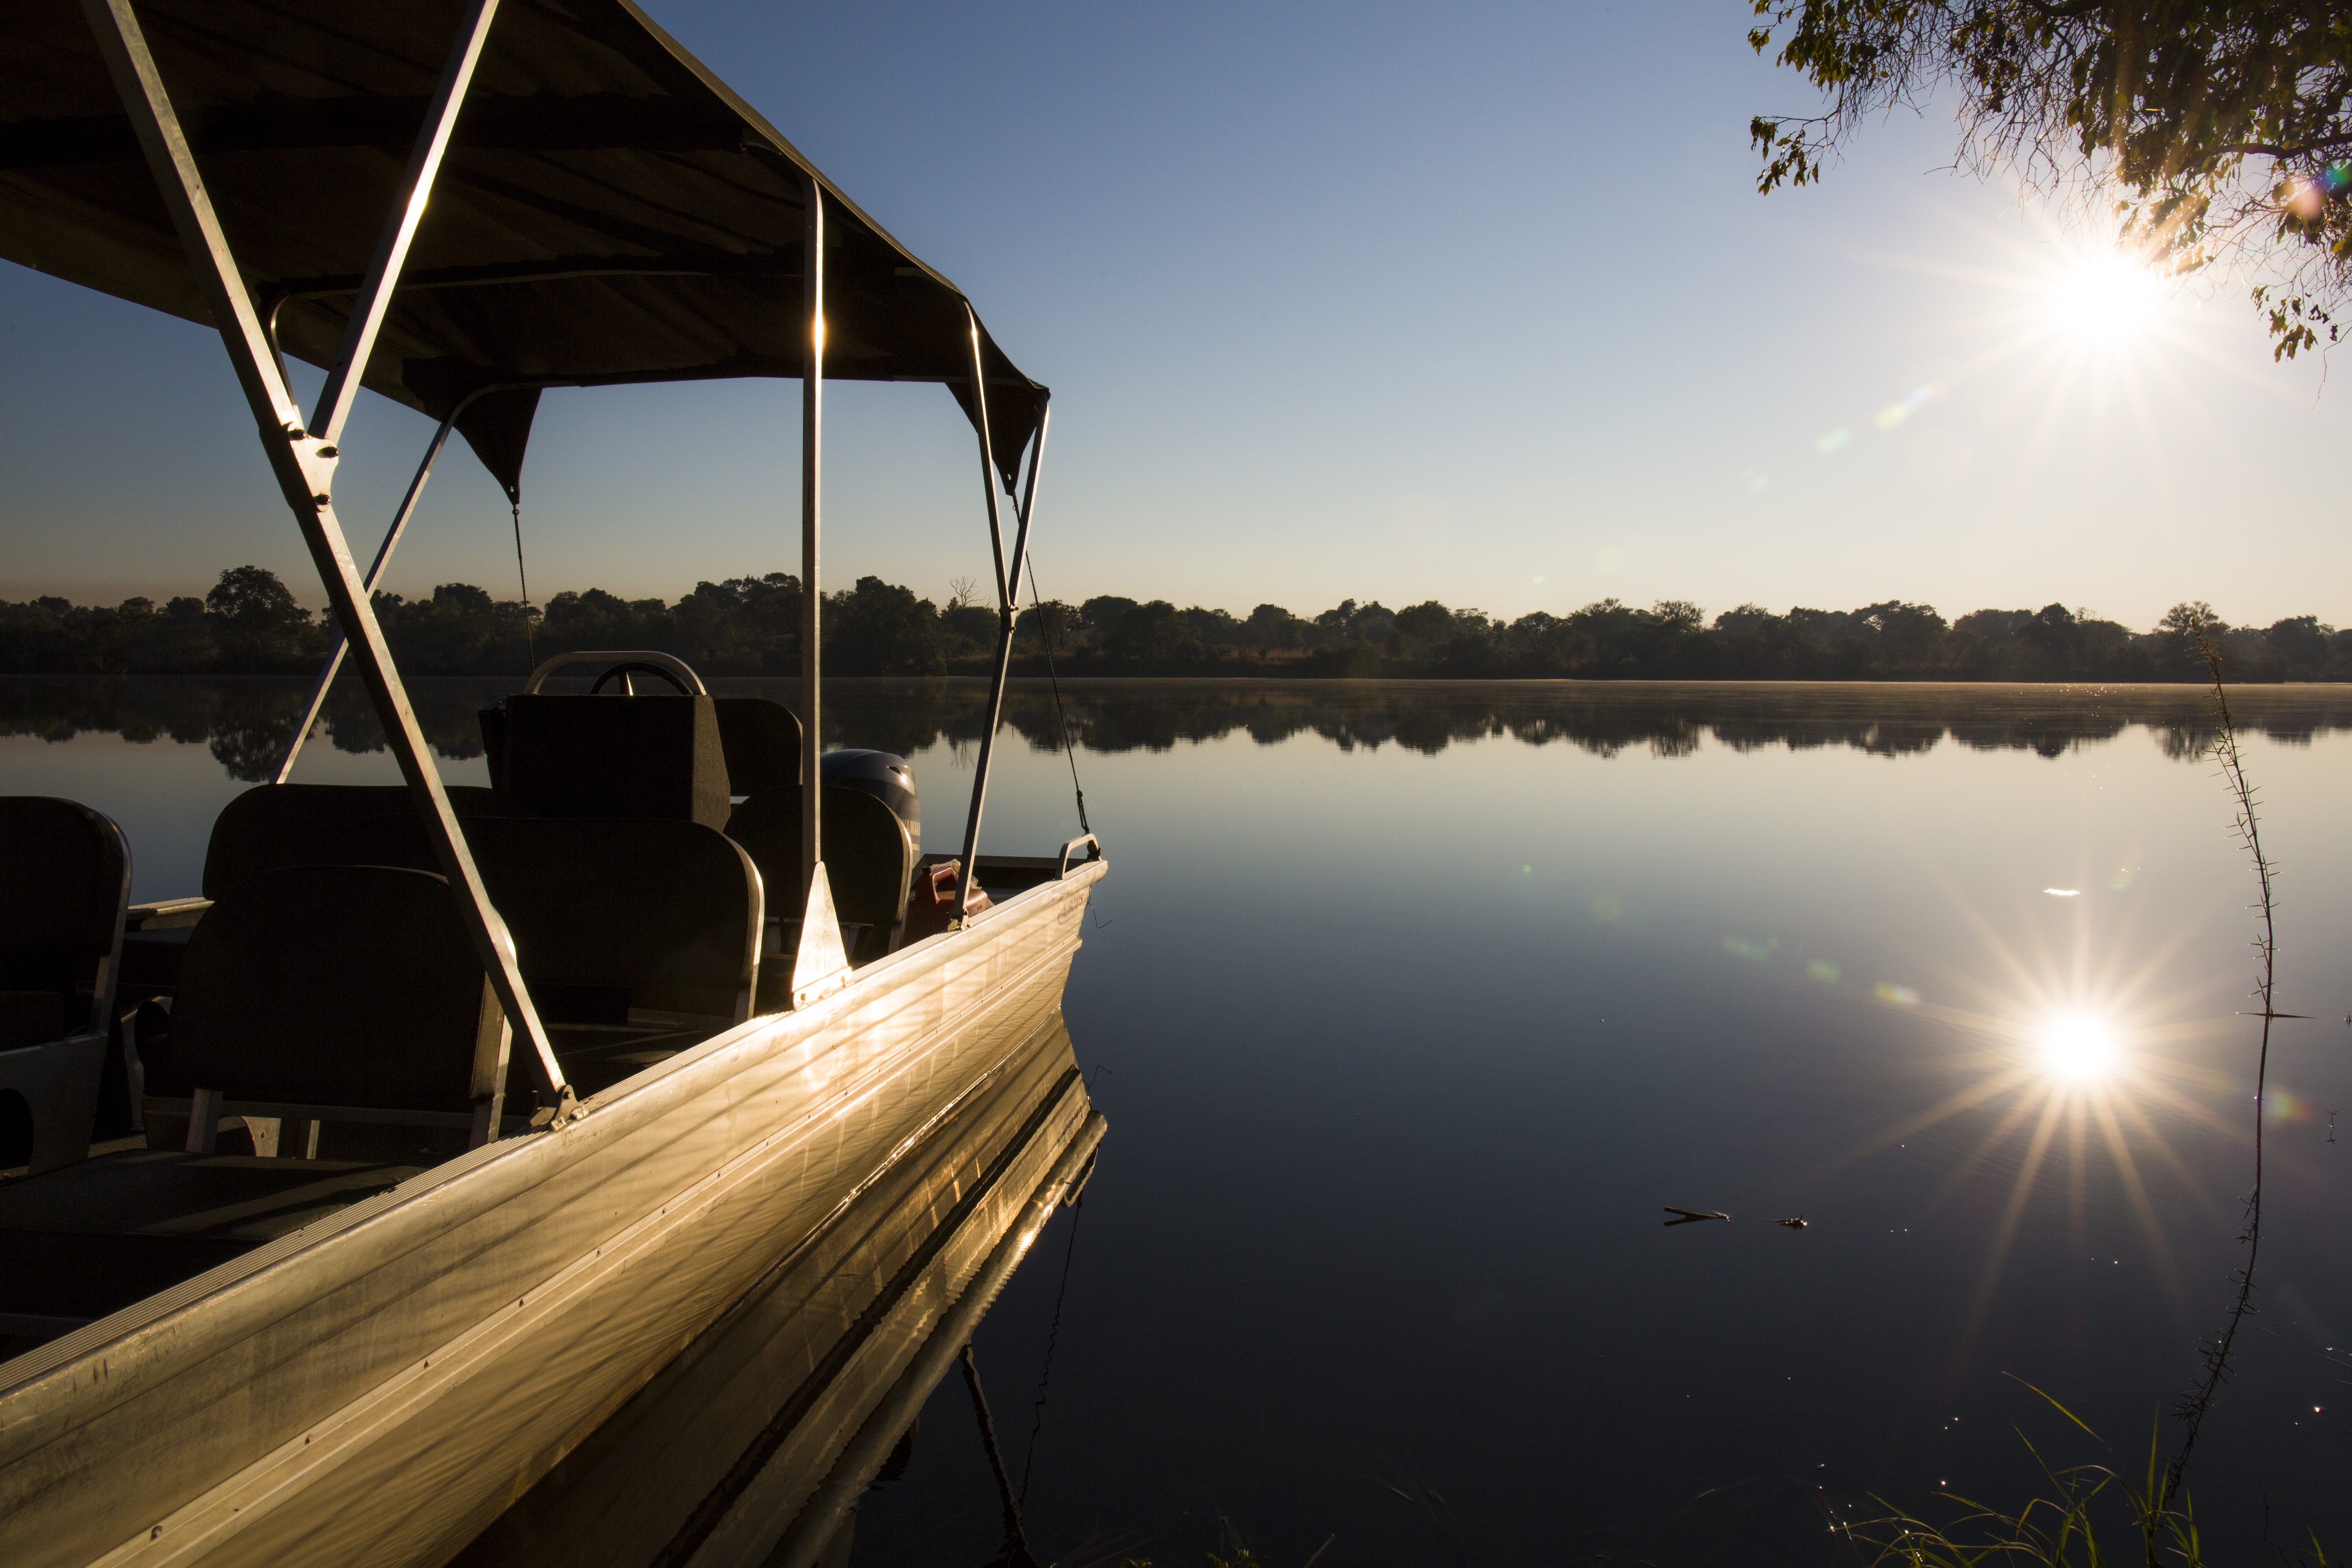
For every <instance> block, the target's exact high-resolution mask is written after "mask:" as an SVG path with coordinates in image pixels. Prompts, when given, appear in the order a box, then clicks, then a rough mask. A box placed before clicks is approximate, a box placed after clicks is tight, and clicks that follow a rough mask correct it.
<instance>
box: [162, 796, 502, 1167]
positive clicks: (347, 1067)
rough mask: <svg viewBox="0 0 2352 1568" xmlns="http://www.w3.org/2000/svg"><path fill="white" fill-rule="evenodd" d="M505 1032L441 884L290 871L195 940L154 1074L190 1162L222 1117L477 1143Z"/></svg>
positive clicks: (265, 880) (354, 872)
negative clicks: (174, 1104)
mask: <svg viewBox="0 0 2352 1568" xmlns="http://www.w3.org/2000/svg"><path fill="white" fill-rule="evenodd" d="M420 832H421V830H420ZM505 1032H506V1020H505V1016H504V1014H503V1012H502V1011H501V1010H500V1008H499V1005H498V1000H497V996H496V994H495V993H494V992H492V991H491V989H490V987H489V984H488V980H487V979H486V978H485V976H484V975H483V973H482V966H481V963H480V962H479V961H478V959H477V958H476V957H475V955H474V948H473V943H472V942H471V940H470V939H469V938H468V937H467V932H466V928H465V925H464V922H463V921H461V920H460V918H459V915H458V910H457V900H456V899H455V898H454V897H453V896H452V894H451V892H450V889H449V885H448V883H447V882H446V880H445V879H442V878H441V877H440V876H438V875H437V874H436V873H433V872H430V871H420V870H415V869H411V868H404V867H394V866H292V867H288V868H285V869H282V870H277V871H269V872H266V873H264V874H263V875H261V876H258V877H256V878H254V879H251V880H249V881H247V882H245V883H243V884H241V885H239V886H237V887H236V888H232V889H228V890H227V891H226V893H224V894H223V895H222V896H221V897H220V898H219V899H217V900H215V902H214V904H213V907H212V909H211V910H209V911H207V912H206V914H205V918H204V921H202V923H200V924H199V925H198V926H197V927H196V928H195V931H194V934H193V935H191V936H190V937H189V939H188V950H187V956H186V958H185V959H184V961H183V962H182V963H181V966H180V977H179V989H178V994H177V996H176V998H175V999H174V1001H173V1008H172V1029H171V1033H170V1034H169V1035H168V1036H166V1037H164V1039H163V1041H162V1042H161V1043H160V1047H159V1049H160V1053H161V1055H162V1057H163V1060H162V1061H161V1062H159V1063H157V1064H156V1066H157V1070H158V1073H159V1076H161V1077H163V1078H166V1079H170V1080H172V1081H174V1082H177V1083H180V1084H184V1085H186V1086H188V1088H189V1089H191V1090H192V1096H191V1105H190V1108H189V1121H188V1135H187V1148H188V1152H191V1153H209V1152H212V1149H213V1146H214V1139H215V1135H216V1132H217V1129H218V1123H219V1121H220V1118H221V1117H222V1116H224V1115H252V1114H258V1115H260V1116H263V1117H287V1118H295V1119H299V1120H307V1121H389V1122H396V1123H408V1124H413V1125H421V1126H436V1127H451V1126H455V1127H466V1128H468V1129H469V1130H470V1131H471V1132H472V1135H473V1138H474V1141H475V1142H477V1143H479V1142H484V1141H486V1140H487V1139H488V1137H489V1136H490V1133H491V1127H490V1113H491V1109H492V1107H493V1105H494V1104H495V1103H496V1101H497V1099H498V1095H497V1093H496V1091H497V1090H498V1089H499V1079H498V1076H497V1074H496V1071H495V1066H496V1063H497V1059H498V1056H499V1051H500V1049H501V1048H502V1046H503V1039H502V1037H503V1036H504V1034H505ZM512 1092H513V1086H512V1085H511V1081H510V1082H509V1093H512ZM518 1098H520V1097H518ZM514 1110H515V1111H516V1115H517V1116H518V1117H524V1116H527V1115H528V1107H526V1106H523V1105H520V1104H517V1105H516V1106H515V1107H514Z"/></svg>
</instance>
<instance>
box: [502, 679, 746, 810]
mask: <svg viewBox="0 0 2352 1568" xmlns="http://www.w3.org/2000/svg"><path fill="white" fill-rule="evenodd" d="M500 712H501V718H500V719H499V722H498V723H496V724H495V725H486V726H485V727H484V734H485V737H486V739H487V738H488V736H489V735H490V733H491V732H492V731H496V732H497V734H498V738H499V742H500V744H501V746H502V749H503V756H502V757H501V758H500V759H499V763H497V765H496V766H495V767H494V768H493V769H492V773H491V776H492V777H493V778H494V779H496V780H498V781H499V784H498V789H499V795H500V796H501V798H503V799H505V800H506V801H507V802H509V804H510V805H514V806H517V807H519V808H520V812H521V814H522V815H525V816H552V817H591V818H614V817H650V818H656V819H666V820H669V821H674V822H698V823H700V824H702V825H703V826H706V827H710V828H720V827H724V826H726V825H727V807H728V792H729V785H728V775H727V754H726V749H725V747H724V746H723V744H722V743H721V742H720V740H719V710H718V708H717V705H716V704H715V703H714V702H713V700H711V699H710V698H709V697H707V696H697V697H665V696H630V697H623V696H617V695H615V696H581V695H576V694H569V693H563V694H559V693H552V692H545V691H538V692H525V693H518V694H517V695H515V696H513V697H509V698H508V699H507V700H506V701H505V703H504V704H503V705H502V707H501V710H500Z"/></svg>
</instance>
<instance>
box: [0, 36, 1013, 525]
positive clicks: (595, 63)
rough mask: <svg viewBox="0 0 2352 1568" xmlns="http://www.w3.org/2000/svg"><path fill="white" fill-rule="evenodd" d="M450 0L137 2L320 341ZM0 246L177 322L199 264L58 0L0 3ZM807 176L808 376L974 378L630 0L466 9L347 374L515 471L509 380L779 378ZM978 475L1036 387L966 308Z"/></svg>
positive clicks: (227, 193)
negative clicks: (365, 343)
mask: <svg viewBox="0 0 2352 1568" xmlns="http://www.w3.org/2000/svg"><path fill="white" fill-rule="evenodd" d="M468 9H469V7H468V6H467V5H466V4H465V3H464V0H371V3H370V4H367V5H340V4H335V5H330V4H321V3H320V0H293V3H291V4H284V3H280V4H263V3H259V0H142V3H141V5H139V17H140V20H141V23H142V25H143V26H144V28H145V31H146V36H147V38H148V41H149V43H150V44H151V45H152V49H153V52H154V56H155V60H156V64H157V65H158V67H160V68H161V70H162V73H163V79H165V80H166V81H167V82H168V83H169V85H170V91H171V95H172V100H173V105H174V107H175V108H176V109H177V110H178V112H179V118H180V122H181V125H182V127H183V128H184V132H185V133H186V136H187V140H188V142H189V145H190V147H191V149H192V150H193V151H194V153H195V155H196V157H197V158H198V160H199V161H200V162H201V164H202V168H203V174H204V180H205V185H206V186H207V188H208V189H209V191H210V194H211V199H212V204H213V206H214V208H215V211H216V212H217V213H218V215H219V217H220V223H221V226H222V228H223V229H224V231H225V232H226V237H227V239H228V241H229V242H230V245H231V247H232V248H233V249H234V252H235V254H236V258H237V261H238V264H239V266H240V268H241V270H242V272H243V274H244V279H245V282H246V284H247V288H248V289H250V291H251V292H252V295H253V297H254V300H255V301H256V304H257V307H258V309H259V310H260V313H261V314H262V316H263V317H264V318H265V320H266V321H270V322H272V323H273V324H274V327H275V335H276V340H277V342H278V347H279V348H280V349H281V351H282V352H283V353H289V354H292V355H294V356H296V357H298V358H300V359H303V360H307V361H309V362H310V363H314V364H318V365H321V366H325V365H328V364H330V363H332V361H333V359H334V357H335V354H336V351H337V347H338V344H339V343H341V342H342V341H343V340H344V337H345V328H346V322H347V319H348V317H349V315H350V313H351V311H352V308H353V306H354V304H355V302H356V301H357V300H359V299H360V298H361V296H362V292H363V287H364V284H365V282H366V277H367V273H368V270H369V262H370V258H371V256H372V254H373V252H374V251H375V249H376V247H377V244H378V239H379V235H380V232H381V230H382V227H383V221H384V216H383V215H384V213H385V210H386V208H387V207H388V206H390V205H394V204H395V203H397V202H398V201H399V199H400V196H401V193H402V189H403V170H404V166H405V165H406V164H407V163H408V160H409V158H410V154H411V148H412V146H413V145H414V144H415V142H416V139H417V137H418V133H419V128H420V126H421V125H423V124H424V123H425V120H426V116H427V112H428V110H429V109H430V108H431V106H432V104H433V101H434V94H435V90H436V84H437V83H439V82H440V81H441V80H442V79H443V77H444V71H445V63H446V58H447V57H448V54H449V49H450V40H451V38H452V37H457V36H460V35H461V33H462V30H463V27H464V24H465V17H466V14H467V11H468ZM0 81H5V84H6V91H5V93H0V257H5V258H7V259H9V260H12V261H16V262H19V263H21V264H23V265H25V266H26V267H30V268H36V269H37V270H40V271H43V272H48V273H52V274H54V275H56V276H58V277H61V278H64V279H68V280H70V281H72V282H76V283H79V284H83V285H85V286H87V287H89V288H91V289H100V290H102V291H104V292H106V293H109V294H113V295H116V296H119V297H120V298H122V299H125V300H134V301H136V302H138V303H140V304H142V305H147V306H151V307H152V308H153V309H155V310H163V311H167V312H169V313H171V314H173V315H175V316H181V317H184V318H185V319H187V320H189V321H197V322H201V323H204V324H206V325H211V324H213V312H212V310H210V309H209V308H208V306H207V304H206V296H205V289H204V288H203V286H202V284H201V283H200V280H199V279H198V278H197V276H196V273H195V271H194V268H192V267H191V265H190V261H189V257H188V253H187V250H186V248H185V247H184V244H183V241H182V237H181V235H180V234H179V233H178V232H176V231H175V229H174V226H173V216H172V214H171V212H170V210H169V209H168V208H167V207H166V205H165V203H164V201H163V197H162V195H160V194H159V192H158V189H157V185H156V180H155V176H154V174H153V173H152V169H151V167H150V165H149V163H148V161H147V158H146V156H145V155H144V154H143V153H142V147H141V143H140V141H139V137H138V134H137V132H136V131H135V129H134V127H133V124H132V122H131V118H130V117H129V116H128V115H127V114H126V113H125V112H124V110H123V107H122V104H121V100H119V98H118V97H117V94H116V89H115V84H114V83H113V81H112V80H110V78H109V75H108V70H107V66H106V63H105V60H104V58H103V57H102V56H101V54H100V50H99V47H98V44H97V41H96V39H95V38H94V37H92V34H91V28H90V19H89V16H87V15H86V14H85V11H84V8H83V7H82V6H81V5H79V4H76V3H75V0H16V3H14V4H11V5H7V6H6V7H5V8H0ZM812 181H814V182H815V183H816V184H818V185H820V186H822V187H823V189H824V192H825V202H824V205H825V207H826V209H827V210H826V214H825V217H826V223H825V226H824V237H825V257H824V273H825V278H824V293H825V318H826V331H825V342H824V375H825V376H827V377H829V378H844V377H845V378H849V379H853V380H866V381H938V382H944V383H946V384H948V386H949V387H950V390H952V391H953V393H954V394H955V396H956V398H957V400H958V402H959V403H961V404H962V405H963V407H964V410H965V413H966V414H967V415H968V416H971V417H972V418H973V421H974V423H975V425H981V417H980V411H979V410H977V409H975V408H974V406H973V403H972V398H971V380H972V371H971V365H972V347H971V331H972V324H973V322H974V321H976V318H975V317H972V316H970V315H968V314H967V312H968V310H969V306H968V302H967V301H966V300H965V298H964V296H963V294H962V292H961V290H959V289H957V288H956V287H955V285H954V284H952V283H950V282H949V281H948V280H947V279H945V278H942V277H941V276H940V274H939V273H937V272H935V271H933V270H932V269H931V268H929V267H927V266H925V265H924V264H923V263H922V262H921V261H920V260H919V259H918V258H916V257H915V256H914V255H913V254H912V253H910V252H909V251H908V249H907V248H906V247H904V246H903V245H901V244H899V242H898V240H897V239H895V238H893V237H891V236H890V234H889V233H888V232H887V230H885V229H884V228H883V227H882V226H881V225H879V224H877V223H876V222H875V221H874V220H873V219H872V218H871V217H869V216H866V213H865V212H864V211H862V210H861V209H860V208H859V207H858V206H857V205H856V203H854V202H852V201H850V200H849V199H848V197H846V196H845V195H842V193H841V192H840V190H839V188H838V187H836V186H835V185H834V184H832V183H831V182H830V181H828V180H826V179H825V178H824V175H823V174H821V173H819V172H818V171H817V170H816V169H815V168H814V166H813V165H811V164H810V163H809V162H808V160H807V159H806V158H804V157H803V155H802V154H801V153H799V152H798V151H797V150H796V149H795V148H793V145H792V143H791V142H787V141H786V140H785V139H784V138H783V136H782V134H781V133H780V132H777V130H776V129H775V127H773V126H772V125H771V124H769V123H768V121H766V120H765V119H764V118H762V117H761V115H760V114H759V113H758V112H757V111H756V110H753V109H752V108H751V106H750V105H749V104H747V103H745V102H744V101H743V100H742V99H741V98H740V97H738V96H737V95H736V94H735V93H734V91H732V90H731V89H729V88H728V87H727V86H726V84H725V83H723V82H721V81H720V80H719V79H718V78H717V77H716V76H714V75H713V74H712V73H711V72H710V71H709V68H706V67H705V66H704V65H703V64H702V62H700V61H699V60H697V59H696V58H694V57H693V56H692V55H690V54H688V52H687V51H686V50H685V49H684V48H683V47H680V46H679V45H678V43H677V40H676V39H674V38H672V37H670V36H669V35H668V34H667V33H666V32H664V31H663V30H662V29H661V28H660V27H659V26H656V25H655V24H654V23H653V22H652V21H651V20H650V19H649V18H648V17H647V16H646V15H645V13H644V12H643V11H641V10H639V9H638V8H637V6H636V5H633V4H631V3H630V0H531V3H530V4H529V5H513V6H510V7H508V8H507V9H506V10H505V11H504V13H503V14H502V15H501V16H500V17H499V22H498V25H497V26H496V28H495V29H494V30H492V31H491V32H490V33H489V34H488V41H487V43H486V44H485V45H484V47H483V49H482V53H481V57H480V60H479V62H478V66H477V67H476V68H475V70H474V72H473V79H472V85H471V87H470V89H469V90H468V91H467V95H466V97H465V100H464V105H463V109H462V111H461V112H460V114H459V115H458V117H457V123H456V128H455V132H454V133H453V135H452V137H451V140H450V142H449V145H448V151H447V153H446V159H445V161H444V163H442V166H441V169H440V173H439V175H438V178H437V181H436V183H435V185H434V188H433V191H432V201H431V206H430V209H429V211H428V213H427V215H426V216H425V219H424V221H423V223H422V225H421V226H419V227H418V229H417V230H416V234H415V241H414V245H413V247H412V248H411V250H410V251H409V254H408V258H407V262H406V266H405V268H404V269H403V271H402V273H401V276H400V280H399V286H398V288H397V290H396V292H394V295H393V297H392V300H391V303H390V308H389V312H388V314H387V315H386V317H385V319H384V322H383V329H382V332H381V335H380V337H378V339H377V340H376V343H377V352H376V353H374V354H373V356H372V357H371V358H370V359H369V360H368V362H367V364H366V366H365V370H364V373H363V380H362V384H364V385H366V386H368V387H371V388H373V390H375V391H377V392H379V393H382V394H383V395H385V396H387V397H390V398H393V399H394V400H396V401H398V402H400V403H404V404H406V405H408V406H410V407H412V408H415V409H418V410H421V411H422V412H424V413H425V414H427V415H430V416H433V417H434V418H436V419H441V418H446V416H448V415H449V414H450V413H451V412H452V411H453V410H456V409H457V408H458V405H460V404H461V403H463V402H464V401H465V400H466V399H467V397H468V396H469V395H476V394H480V393H483V391H484V389H486V388H492V387H496V388H502V389H503V388H510V389H512V390H502V391H499V392H497V393H492V394H488V395H480V396H478V397H476V398H475V400H474V401H473V402H472V403H471V404H470V405H467V407H465V409H464V410H463V411H462V412H461V413H459V415H458V417H457V428H458V430H459V431H460V432H461V433H463V434H464V435H465V437H467V441H468V442H469V443H470V444H471V445H472V446H473V447H474V449H475V451H476V452H477V453H478V455H479V456H480V458H482V460H483V462H484V464H485V465H486V466H487V467H488V468H489V469H490V471H491V472H492V474H493V475H495V476H496V477H497V478H498V479H499V482H500V483H501V484H503V485H504V486H505V487H506V488H507V489H508V491H509V494H515V493H518V492H519V489H520V477H521V469H522V461H523V452H524V447H525V445H526V443H527V442H528V440H529V437H530V422H531V416H532V415H533V413H534V411H535V410H536V407H537V404H538V398H539V389H540V388H542V387H547V386H577V385H595V384H614V383H628V382H658V381H689V380H699V379H705V378H710V377H719V376H747V375H764V376H799V375H800V374H802V369H803V344H804V343H805V342H806V341H807V325H806V317H805V315H804V314H803V234H804V232H806V229H807V224H806V222H805V217H806V215H805V210H804V209H805V206H806V203H807V194H808V190H809V186H810V183H811V182H812ZM981 353H982V364H983V365H984V367H985V371H984V374H985V377H986V380H987V384H988V397H987V403H988V407H987V410H986V414H987V418H986V423H985V424H984V425H982V426H981V427H982V429H983V430H984V431H985V433H986V436H987V438H988V441H989V446H990V455H991V457H992V458H993V460H994V464H995V466H996V467H997V468H998V469H999V470H1000V471H1001V472H1002V473H1003V476H1004V479H1005V480H1006V482H1007V483H1008V484H1010V483H1011V482H1013V478H1014V470H1015V468H1016V466H1017V464H1018V461H1019V458H1020V456H1021V453H1022V451H1023V450H1024V447H1026V446H1027V445H1028V443H1029V441H1030V439H1031V437H1033V436H1034V434H1035V433H1036V430H1037V427H1038V425H1039V423H1040V421H1041V419H1042V416H1043V411H1044V407H1045V388H1044V387H1043V386H1040V385H1039V384H1036V383H1035V382H1033V381H1031V380H1030V379H1028V378H1027V377H1026V376H1024V374H1022V373H1021V372H1020V371H1019V370H1018V369H1017V368H1015V367H1014V365H1013V363H1012V361H1011V360H1009V359H1008V358H1006V357H1005V355H1004V353H1003V352H1002V351H1001V350H1000V349H998V348H997V346H996V345H995V343H994V342H991V341H989V340H988V338H987V334H986V332H985V330H984V329H983V330H982V331H981Z"/></svg>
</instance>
